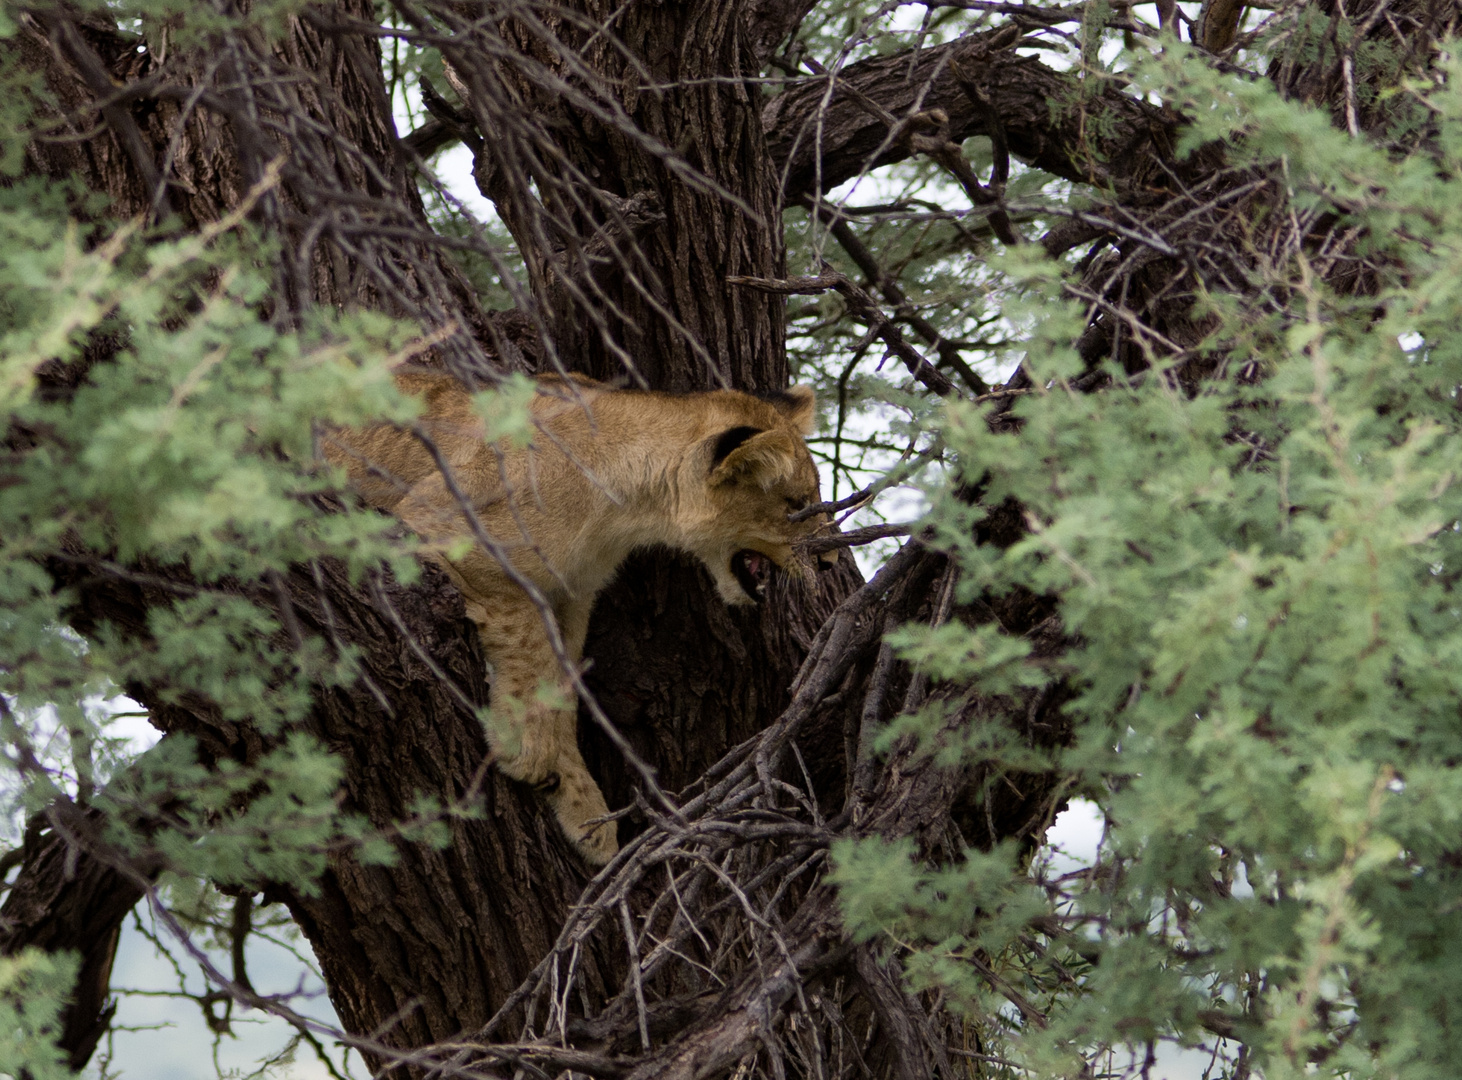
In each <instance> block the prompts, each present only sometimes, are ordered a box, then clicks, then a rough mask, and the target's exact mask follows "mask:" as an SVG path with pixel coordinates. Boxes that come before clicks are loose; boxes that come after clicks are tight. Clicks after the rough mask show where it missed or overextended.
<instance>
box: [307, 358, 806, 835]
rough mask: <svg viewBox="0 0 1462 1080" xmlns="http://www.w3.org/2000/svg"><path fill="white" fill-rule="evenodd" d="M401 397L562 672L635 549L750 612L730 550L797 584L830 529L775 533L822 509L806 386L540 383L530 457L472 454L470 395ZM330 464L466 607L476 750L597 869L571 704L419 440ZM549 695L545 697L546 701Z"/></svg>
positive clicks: (374, 434)
mask: <svg viewBox="0 0 1462 1080" xmlns="http://www.w3.org/2000/svg"><path fill="white" fill-rule="evenodd" d="M397 381H398V384H399V385H400V386H401V387H402V389H403V390H405V391H406V392H407V393H410V394H413V395H416V396H419V397H421V398H422V400H423V402H424V413H423V416H422V418H421V421H420V425H421V428H422V430H423V431H424V432H425V433H426V434H427V436H428V437H429V438H430V439H431V441H432V442H433V443H435V444H436V446H437V447H438V449H439V450H440V452H441V453H442V455H443V457H444V458H445V459H446V460H447V462H448V463H449V464H450V466H451V472H452V475H453V477H454V479H455V482H456V484H457V486H458V488H459V489H460V491H461V492H462V494H463V495H464V496H465V498H466V500H467V501H468V502H469V503H470V504H471V506H472V508H473V511H474V512H475V513H476V515H477V517H478V519H479V521H480V522H481V524H482V528H483V530H484V531H485V532H486V533H487V535H488V536H489V537H490V538H491V539H492V540H493V541H494V542H495V543H496V544H497V545H499V546H500V548H501V549H502V550H503V551H504V552H506V554H507V557H508V559H509V561H510V562H511V564H512V566H513V567H514V569H515V570H516V571H517V572H518V573H519V574H520V575H522V576H523V577H524V578H526V579H527V580H529V581H531V582H532V583H533V584H534V585H535V586H536V587H537V588H538V590H539V591H540V592H541V593H542V594H543V596H544V597H545V598H546V599H547V600H548V602H549V604H550V605H551V606H552V609H553V614H554V616H555V618H556V619H557V622H558V625H559V627H560V629H561V632H562V635H563V640H564V644H565V647H566V651H567V654H568V657H569V659H570V661H571V662H572V663H574V664H577V663H578V662H579V661H580V659H581V657H582V655H583V648H584V635H585V632H586V630H587V629H588V624H589V612H590V609H591V608H592V607H593V604H594V598H595V597H596V596H597V595H598V594H599V591H600V590H601V589H603V588H604V586H605V585H607V584H608V583H609V581H610V579H611V578H612V577H613V576H614V574H615V572H616V571H617V570H618V569H619V566H620V564H621V563H623V562H624V560H625V558H626V557H627V556H628V555H629V554H630V552H631V551H633V550H634V549H636V548H642V547H649V546H652V545H665V546H667V547H671V548H675V549H678V550H680V551H684V552H688V553H689V554H691V555H694V556H696V557H697V558H699V559H700V560H701V562H702V563H704V564H705V566H706V568H707V569H708V570H709V571H710V573H711V576H712V577H713V578H714V579H715V582H716V588H717V591H718V592H719V593H720V595H721V597H722V599H724V600H725V601H726V602H727V603H729V604H746V603H752V602H753V598H752V597H751V596H749V595H748V594H747V592H746V591H745V590H744V589H743V588H742V586H741V584H740V583H739V582H738V580H737V577H736V574H735V573H734V571H733V569H732V559H733V557H734V556H735V555H736V554H737V552H739V551H754V552H758V553H760V554H761V555H763V556H765V557H767V558H769V559H770V560H771V561H772V562H774V563H775V564H776V565H777V566H780V567H783V568H785V569H787V570H789V571H791V572H792V573H794V574H802V573H804V572H805V560H803V559H801V558H800V557H799V556H798V555H797V554H796V553H795V552H794V550H793V546H792V545H793V542H794V541H795V540H797V539H799V538H801V537H805V536H809V535H811V534H813V533H815V532H818V531H820V530H821V529H823V528H824V527H825V525H826V518H824V517H821V516H819V517H814V518H811V519H809V520H806V521H803V522H798V523H793V522H791V521H789V520H788V516H789V514H790V513H791V512H793V511H795V510H796V509H798V508H800V507H802V506H805V505H807V504H809V503H814V502H817V501H818V483H817V470H816V468H815V467H814V465H813V462H812V457H811V455H810V454H809V453H808V451H807V446H806V444H805V443H804V442H803V439H802V436H803V435H804V434H805V433H807V432H808V431H810V429H811V426H812V419H813V399H812V394H811V391H809V390H806V389H805V388H801V387H794V388H793V389H792V390H791V391H789V392H787V393H786V394H783V395H781V396H780V397H779V398H778V399H777V400H776V401H775V402H769V401H763V400H760V399H758V398H754V397H751V396H749V395H747V394H741V393H737V392H735V391H729V390H718V391H712V392H710V393H703V394H687V395H670V394H657V393H646V392H640V391H634V390H614V389H611V388H609V387H606V386H603V385H602V384H599V383H595V382H591V381H589V380H587V379H579V378H575V379H573V380H571V381H566V380H562V379H556V378H544V379H540V380H539V390H538V394H537V396H536V397H535V399H534V401H533V404H532V406H531V408H532V413H533V419H534V422H535V425H536V431H535V433H534V437H533V439H532V442H531V444H530V445H529V447H527V448H526V449H513V448H509V447H504V446H497V447H494V446H490V445H488V444H487V443H486V442H485V441H484V435H483V425H482V422H481V421H480V420H479V418H478V417H477V415H476V413H475V412H474V411H473V409H472V399H471V397H470V396H469V394H468V393H467V392H466V391H465V390H464V389H463V388H462V387H461V385H460V384H458V383H457V382H456V381H455V380H453V379H451V378H450V377H447V376H444V375H436V374H426V373H420V372H415V373H401V374H398V375H397ZM330 456H331V458H332V459H334V460H335V461H336V462H338V463H339V464H342V465H345V466H346V467H347V469H348V470H349V472H350V476H351V480H352V482H353V483H354V485H355V487H356V489H357V490H358V491H359V492H360V493H361V494H362V496H363V497H364V498H366V499H367V500H368V501H369V502H371V503H372V504H374V505H376V506H379V507H381V508H382V509H385V510H389V511H391V512H393V513H394V514H396V515H397V516H398V517H400V518H401V520H402V521H404V522H405V523H406V524H407V525H408V526H410V527H411V529H412V530H413V531H415V532H416V533H417V534H418V535H419V536H420V537H421V538H422V540H423V541H424V542H425V546H426V551H427V552H428V554H429V555H430V556H431V557H433V558H435V559H436V560H437V561H438V562H440V563H441V565H442V566H444V567H445V568H446V570H447V572H448V573H449V574H450V575H451V577H452V580H453V581H454V582H455V583H456V584H457V586H458V588H460V589H461V590H462V593H463V595H464V596H465V597H466V601H467V605H466V606H467V613H468V615H469V616H470V617H471V618H472V620H473V621H474V622H476V624H477V627H478V630H479V632H480V633H481V636H482V644H483V649H484V650H485V652H486V654H487V659H488V663H489V664H490V666H491V673H490V676H491V680H492V697H493V719H492V721H491V723H490V724H489V728H488V740H489V744H490V746H491V748H492V751H493V754H494V756H495V759H496V762H497V765H498V767H499V768H500V769H502V771H503V772H504V773H506V774H507V775H509V776H511V777H514V778H515V779H518V780H523V781H526V782H528V783H530V784H535V785H538V786H539V787H540V789H541V790H543V791H544V793H545V795H546V796H547V798H548V799H549V802H550V803H551V805H552V806H553V808H554V811H555V812H556V814H557V816H558V820H559V823H560V825H561V826H562V828H563V830H564V832H565V833H566V834H567V835H568V837H569V839H570V840H572V841H573V842H574V844H575V845H576V846H577V848H578V850H579V851H580V852H581V853H582V854H583V855H584V857H585V858H586V859H587V860H588V861H590V862H592V863H595V864H601V863H604V862H607V861H608V860H609V859H610V858H611V857H612V856H613V855H614V853H615V851H617V850H618V843H617V840H616V838H615V829H614V825H613V823H612V822H611V823H601V824H598V825H590V822H592V821H593V820H594V819H595V818H599V817H601V816H603V815H604V814H606V813H607V812H608V810H607V808H606V806H605V803H604V796H603V794H602V793H601V792H600V790H599V786H598V785H597V784H596V783H595V782H594V780H593V778H592V777H591V776H590V775H589V772H588V770H587V769H586V768H585V767H584V762H583V759H582V758H581V757H580V755H579V748H578V740H577V736H576V725H575V716H576V709H575V706H574V695H573V693H572V691H571V690H570V689H569V686H568V680H567V679H566V678H565V677H564V676H563V675H562V673H561V666H560V665H559V663H558V661H557V659H556V658H555V656H554V653H553V650H552V647H551V646H550V644H549V637H548V633H547V630H546V629H545V626H544V622H543V618H542V616H541V614H540V612H539V610H538V609H537V608H536V607H535V606H534V604H533V602H532V601H531V600H530V599H529V597H528V595H527V593H525V592H524V590H523V589H522V588H521V587H520V586H519V585H517V584H516V583H514V581H513V580H512V578H511V577H509V575H508V573H507V572H506V571H505V570H504V569H503V567H502V565H501V564H500V563H499V562H498V561H497V560H496V559H494V558H493V557H492V556H491V555H490V554H489V553H488V552H487V551H486V550H484V548H483V545H482V544H480V543H477V542H476V541H475V540H473V532H472V529H471V526H470V524H469V522H468V521H467V519H466V517H465V516H464V514H463V513H462V510H461V503H460V502H459V500H458V499H457V498H456V497H455V496H454V495H453V494H452V493H451V491H450V489H449V487H448V485H447V483H446V481H445V480H444V478H443V476H442V473H441V470H440V469H438V467H437V465H436V463H435V461H434V460H433V458H432V456H431V454H430V453H429V452H428V450H427V449H426V447H425V446H424V445H423V443H422V441H421V440H420V439H419V438H417V437H416V436H415V435H414V434H412V433H410V432H407V431H403V430H401V429H400V428H396V427H389V426H385V425H382V426H378V427H373V428H369V429H366V430H363V431H349V432H337V433H336V437H335V445H334V447H333V448H332V450H331V452H330ZM718 456H719V457H720V460H718ZM464 539H466V540H470V541H472V543H471V545H470V547H469V546H467V545H465V544H464V543H463V540H464ZM464 549H465V554H463V553H462V551H463V550H464ZM453 553H455V554H456V557H452V556H453ZM555 673H558V674H557V675H556V674H555ZM545 680H546V681H548V682H550V683H552V684H555V685H554V687H553V689H556V690H557V693H556V694H555V693H552V692H550V693H548V694H546V695H545V694H543V693H541V691H542V690H543V687H542V686H541V685H540V684H541V683H542V682H544V681H545ZM545 697H546V698H547V699H548V700H544V698H545ZM554 698H557V700H556V701H555V700H553V699H554Z"/></svg>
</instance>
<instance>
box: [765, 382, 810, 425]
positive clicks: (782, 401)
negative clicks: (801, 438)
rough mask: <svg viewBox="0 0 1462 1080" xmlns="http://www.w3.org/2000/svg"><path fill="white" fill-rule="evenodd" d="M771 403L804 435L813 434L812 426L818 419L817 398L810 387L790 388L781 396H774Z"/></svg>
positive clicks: (780, 394)
mask: <svg viewBox="0 0 1462 1080" xmlns="http://www.w3.org/2000/svg"><path fill="white" fill-rule="evenodd" d="M771 402H772V404H773V405H775V406H776V409H777V412H779V413H781V414H782V415H783V416H785V417H786V418H787V423H789V424H791V425H792V426H793V427H794V428H796V429H797V430H798V431H800V432H802V434H804V435H811V434H812V424H813V421H814V420H815V419H816V418H817V398H816V396H815V395H814V394H813V393H812V387H810V386H789V387H787V389H785V390H783V391H782V392H781V393H779V394H774V395H772V398H771Z"/></svg>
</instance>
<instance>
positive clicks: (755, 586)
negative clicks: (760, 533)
mask: <svg viewBox="0 0 1462 1080" xmlns="http://www.w3.org/2000/svg"><path fill="white" fill-rule="evenodd" d="M731 571H732V573H734V574H735V575H736V580H737V581H738V582H739V583H740V585H741V589H742V591H743V592H745V593H746V595H747V596H749V597H751V598H752V599H753V600H760V599H761V598H762V597H763V596H765V595H766V591H767V582H768V581H769V580H770V579H771V576H772V560H770V559H768V558H767V557H766V556H765V555H763V554H761V552H759V551H752V550H750V549H749V548H744V549H742V550H741V551H738V552H737V553H736V554H735V555H734V556H733V557H732V559H731Z"/></svg>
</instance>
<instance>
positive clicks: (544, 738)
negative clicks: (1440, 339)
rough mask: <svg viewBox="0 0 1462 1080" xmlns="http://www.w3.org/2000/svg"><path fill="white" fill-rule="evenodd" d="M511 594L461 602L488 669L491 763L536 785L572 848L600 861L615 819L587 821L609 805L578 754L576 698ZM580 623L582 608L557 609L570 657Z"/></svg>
mask: <svg viewBox="0 0 1462 1080" xmlns="http://www.w3.org/2000/svg"><path fill="white" fill-rule="evenodd" d="M514 592H515V593H516V595H515V596H512V597H507V596H499V597H495V598H493V601H492V602H490V603H489V604H486V605H484V604H481V603H478V602H469V604H468V613H469V614H470V615H471V616H472V618H473V620H474V621H475V622H476V623H477V627H478V632H479V634H480V635H481V637H482V645H483V649H484V651H485V652H486V653H487V659H488V663H490V664H491V665H492V669H493V673H492V716H491V719H490V721H489V723H488V744H489V745H490V746H491V748H492V751H493V754H494V756H495V758H496V761H497V766H498V768H499V769H501V770H502V771H503V772H504V773H505V774H507V775H508V776H511V777H513V779H515V780H522V781H524V782H525V783H529V784H532V785H534V786H535V787H536V788H538V789H539V791H540V792H542V794H543V795H544V797H545V798H546V799H547V800H548V803H549V805H550V806H551V807H552V808H553V810H554V814H555V816H556V817H557V818H558V821H559V825H560V827H561V828H562V829H563V831H564V833H565V834H566V835H567V836H568V838H569V839H570V840H571V841H573V844H574V846H575V847H576V848H577V849H578V851H579V853H580V854H581V855H583V856H584V858H585V859H586V860H587V861H588V862H590V863H593V864H594V865H596V866H598V865H603V864H604V863H606V862H608V861H609V860H610V859H611V858H613V857H614V853H615V852H616V851H618V850H619V843H618V840H617V839H616V836H615V832H616V829H615V824H614V822H612V821H611V822H601V823H600V824H598V825H592V826H591V825H590V824H589V823H590V822H591V821H593V820H594V819H596V818H599V817H603V816H604V815H605V814H607V813H608V812H609V808H608V806H607V805H606V804H605V802H604V793H603V792H602V791H600V790H599V785H598V784H597V783H595V782H594V778H593V777H592V776H590V775H589V770H588V769H587V768H586V767H585V765H584V759H583V757H582V756H580V754H579V741H578V704H577V698H576V696H575V694H574V690H573V686H572V684H571V683H570V682H569V680H568V678H567V677H566V676H565V674H564V672H563V670H562V667H561V666H560V664H559V662H558V658H557V657H556V656H555V655H554V652H553V648H552V646H551V645H550V644H549V641H548V633H547V631H546V630H545V629H544V626H543V619H542V616H541V615H540V614H539V612H538V609H537V608H535V607H534V606H533V604H532V602H531V601H529V600H528V598H527V597H526V596H524V595H523V594H522V593H521V592H518V591H517V590H514ZM587 623H588V612H587V610H582V611H581V610H579V606H578V605H570V606H569V608H568V610H566V611H565V613H564V625H563V627H562V632H563V636H564V640H565V645H566V650H565V651H566V652H567V653H568V656H569V658H570V660H571V662H573V663H577V662H578V660H579V657H580V655H581V653H582V650H583V646H584V632H585V629H586V628H587ZM545 698H546V699H547V700H545Z"/></svg>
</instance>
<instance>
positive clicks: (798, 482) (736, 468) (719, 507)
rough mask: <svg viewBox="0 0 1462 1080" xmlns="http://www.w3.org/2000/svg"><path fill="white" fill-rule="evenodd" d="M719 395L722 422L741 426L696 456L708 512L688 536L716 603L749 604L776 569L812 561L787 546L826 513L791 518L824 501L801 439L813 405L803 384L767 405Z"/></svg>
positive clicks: (821, 525) (818, 526)
mask: <svg viewBox="0 0 1462 1080" xmlns="http://www.w3.org/2000/svg"><path fill="white" fill-rule="evenodd" d="M718 397H719V398H720V399H721V404H722V405H729V406H732V407H731V408H730V409H729V410H724V411H722V413H721V415H722V417H723V419H726V418H729V419H741V420H744V422H743V423H734V424H728V426H726V427H724V428H722V429H721V430H720V431H719V432H717V433H716V434H715V435H713V436H711V437H710V438H708V439H706V440H705V441H704V443H703V445H702V447H701V450H700V453H699V454H698V455H697V458H698V460H697V462H696V467H697V468H698V469H699V470H701V475H702V476H703V477H704V483H705V485H706V502H705V505H706V506H707V508H708V511H709V512H708V513H707V514H706V515H705V517H704V518H703V519H702V520H701V521H700V522H699V523H698V527H697V528H696V529H695V530H694V535H692V536H691V537H690V538H689V539H690V540H691V548H692V550H693V551H694V552H695V554H696V555H698V556H699V557H700V559H701V561H702V562H704V563H705V564H706V566H707V567H708V568H709V569H710V571H711V576H712V577H714V578H715V579H716V589H717V591H718V592H720V594H721V598H722V599H723V600H725V601H726V602H727V603H728V604H750V603H755V602H756V601H758V600H760V599H761V598H762V596H763V594H764V593H765V592H766V587H767V583H768V582H769V581H770V580H771V577H772V573H773V570H774V568H776V567H780V568H782V569H784V570H786V571H787V572H789V573H791V574H793V575H795V576H798V577H802V576H805V575H806V573H807V571H808V569H809V568H810V566H811V562H810V560H808V559H807V557H806V556H805V555H804V554H801V553H799V552H797V551H796V550H795V549H794V547H793V543H794V542H795V541H797V540H800V539H803V538H805V537H809V536H812V535H813V534H815V533H819V532H824V531H826V529H827V525H828V517H827V515H826V514H815V515H813V516H812V517H810V518H806V519H804V520H802V521H792V520H791V517H792V515H794V514H796V513H797V512H798V511H799V510H802V509H804V508H805V507H808V506H811V505H812V504H814V503H817V502H821V501H822V500H821V497H820V496H819V494H818V484H817V467H816V466H815V465H813V463H812V455H811V454H809V453H808V452H807V444H806V443H805V442H803V441H802V437H803V436H804V435H806V434H808V433H810V432H811V430H812V422H813V416H814V402H813V397H812V391H811V390H809V389H808V388H807V387H805V386H794V387H792V389H790V390H788V391H785V392H784V393H782V394H779V395H777V396H776V397H775V398H773V399H772V400H770V401H762V400H759V399H756V398H752V397H749V396H747V395H745V394H735V393H731V392H722V393H721V394H720V395H718ZM738 412H739V413H741V414H742V415H740V416H736V415H735V414H736V413H738ZM820 560H821V561H822V562H823V563H825V564H829V565H830V564H832V563H835V562H836V561H837V552H836V551H829V552H825V553H824V554H823V555H822V556H820Z"/></svg>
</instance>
